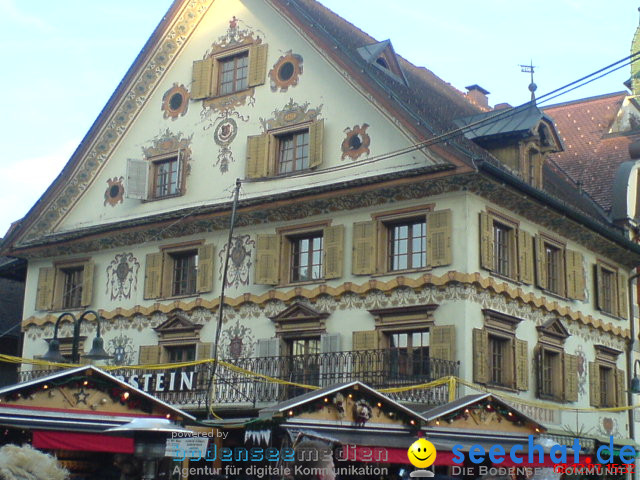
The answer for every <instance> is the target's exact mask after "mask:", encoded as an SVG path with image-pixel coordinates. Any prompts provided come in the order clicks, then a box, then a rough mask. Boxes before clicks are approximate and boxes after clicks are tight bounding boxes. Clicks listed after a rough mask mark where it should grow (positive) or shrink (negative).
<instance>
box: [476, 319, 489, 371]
mask: <svg viewBox="0 0 640 480" xmlns="http://www.w3.org/2000/svg"><path fill="white" fill-rule="evenodd" d="M473 381H474V382H477V383H488V382H489V334H488V333H487V331H486V330H483V329H480V328H474V329H473Z"/></svg>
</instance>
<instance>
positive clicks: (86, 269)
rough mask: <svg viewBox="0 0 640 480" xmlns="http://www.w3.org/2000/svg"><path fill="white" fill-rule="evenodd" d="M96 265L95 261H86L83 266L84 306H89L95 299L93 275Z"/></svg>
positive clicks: (82, 299)
mask: <svg viewBox="0 0 640 480" xmlns="http://www.w3.org/2000/svg"><path fill="white" fill-rule="evenodd" d="M94 271H95V265H94V263H93V262H86V263H85V264H84V265H83V268H82V298H81V302H82V306H83V307H88V306H89V305H91V302H92V301H93V277H94V276H95V274H94Z"/></svg>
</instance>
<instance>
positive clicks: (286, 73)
mask: <svg viewBox="0 0 640 480" xmlns="http://www.w3.org/2000/svg"><path fill="white" fill-rule="evenodd" d="M278 77H280V80H282V81H285V82H286V81H287V80H289V79H290V78H291V77H293V63H291V62H286V63H283V64H282V66H281V67H280V69H279V70H278Z"/></svg>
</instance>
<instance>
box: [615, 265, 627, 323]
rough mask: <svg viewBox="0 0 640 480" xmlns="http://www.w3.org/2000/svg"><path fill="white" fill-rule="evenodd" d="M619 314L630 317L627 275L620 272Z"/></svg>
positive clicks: (618, 277) (618, 278)
mask: <svg viewBox="0 0 640 480" xmlns="http://www.w3.org/2000/svg"><path fill="white" fill-rule="evenodd" d="M616 277H617V280H618V316H619V317H622V318H629V302H628V301H627V295H628V293H627V276H626V275H623V274H622V273H620V272H618V274H617V275H616Z"/></svg>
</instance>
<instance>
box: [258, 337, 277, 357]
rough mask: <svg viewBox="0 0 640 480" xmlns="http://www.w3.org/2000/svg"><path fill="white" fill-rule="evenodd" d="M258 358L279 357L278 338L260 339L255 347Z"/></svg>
mask: <svg viewBox="0 0 640 480" xmlns="http://www.w3.org/2000/svg"><path fill="white" fill-rule="evenodd" d="M257 351H258V357H261V358H262V357H277V356H278V355H280V339H279V338H260V339H258V345H257Z"/></svg>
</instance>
